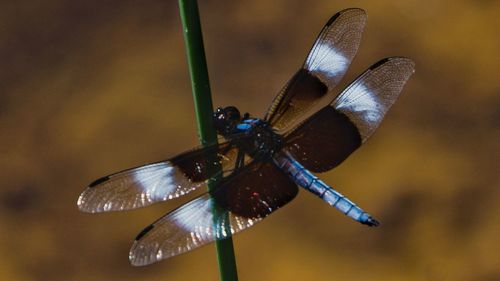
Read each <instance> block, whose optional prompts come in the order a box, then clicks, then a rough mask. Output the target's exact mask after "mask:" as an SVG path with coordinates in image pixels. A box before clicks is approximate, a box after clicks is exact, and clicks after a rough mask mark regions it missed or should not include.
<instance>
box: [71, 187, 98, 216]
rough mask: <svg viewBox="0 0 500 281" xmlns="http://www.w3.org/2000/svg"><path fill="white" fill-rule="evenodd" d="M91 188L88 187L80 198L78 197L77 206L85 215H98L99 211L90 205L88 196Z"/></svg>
mask: <svg viewBox="0 0 500 281" xmlns="http://www.w3.org/2000/svg"><path fill="white" fill-rule="evenodd" d="M90 188H91V187H88V188H87V189H85V190H84V191H83V192H82V194H80V196H78V200H77V201H76V205H77V206H78V209H79V210H80V211H81V212H85V213H96V212H97V211H96V210H95V209H94V208H93V207H92V206H91V205H90V204H88V194H89V189H90Z"/></svg>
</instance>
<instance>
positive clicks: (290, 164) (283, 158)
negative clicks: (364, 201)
mask: <svg viewBox="0 0 500 281" xmlns="http://www.w3.org/2000/svg"><path fill="white" fill-rule="evenodd" d="M274 161H275V163H276V165H278V166H279V167H280V168H281V169H282V170H283V171H284V172H285V173H287V174H288V175H289V176H290V178H291V179H292V180H293V181H294V182H295V183H296V184H297V185H299V186H301V187H303V188H305V189H307V190H308V191H310V192H312V193H313V194H315V195H317V196H318V197H319V198H321V199H323V200H324V201H326V202H327V203H328V204H330V205H331V206H333V207H335V208H336V209H337V210H339V211H341V212H342V213H344V214H345V215H346V216H348V217H351V218H352V219H354V220H356V221H359V222H360V223H362V224H366V225H369V226H378V225H379V222H378V221H377V220H375V219H374V218H372V217H371V216H370V214H368V213H366V212H365V211H363V210H362V209H361V208H359V207H358V206H356V204H354V203H353V202H351V201H350V200H349V199H347V198H346V197H345V196H344V195H342V194H340V193H339V192H337V191H336V190H334V189H333V188H331V187H330V186H328V185H327V184H325V183H324V182H323V181H321V180H320V179H319V178H318V177H316V176H314V175H313V174H312V173H311V172H309V171H308V170H307V169H305V168H304V166H302V165H301V164H300V163H299V162H298V161H297V160H295V159H294V158H293V157H292V156H291V155H290V154H288V153H287V154H281V155H280V156H278V157H276V158H274Z"/></svg>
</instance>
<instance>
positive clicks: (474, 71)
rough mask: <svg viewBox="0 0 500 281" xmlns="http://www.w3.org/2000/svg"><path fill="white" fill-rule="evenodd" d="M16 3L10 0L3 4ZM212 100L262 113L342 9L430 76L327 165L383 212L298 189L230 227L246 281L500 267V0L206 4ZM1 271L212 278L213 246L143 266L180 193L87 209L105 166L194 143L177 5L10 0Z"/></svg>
mask: <svg viewBox="0 0 500 281" xmlns="http://www.w3.org/2000/svg"><path fill="white" fill-rule="evenodd" d="M7 2H9V3H7ZM200 2H202V3H200V11H201V17H202V23H203V29H204V37H205V44H206V52H207V57H208V65H209V70H210V78H211V83H212V90H213V97H214V104H215V105H236V106H239V107H240V109H241V110H243V111H248V112H251V113H253V114H254V115H255V116H263V114H264V112H265V110H266V109H267V107H268V105H269V104H270V102H271V100H272V98H273V96H274V94H275V93H277V92H278V91H279V89H280V88H281V86H282V85H283V84H284V83H285V82H286V81H287V79H288V78H290V77H291V75H292V74H293V73H294V72H295V71H296V70H297V69H298V67H299V66H300V65H301V63H302V62H303V60H304V58H305V56H306V54H307V52H308V50H309V48H310V46H311V44H312V42H313V41H314V39H315V37H316V35H317V33H318V32H319V30H320V29H321V28H322V26H323V24H324V23H325V22H326V20H327V19H328V18H329V17H330V16H331V15H333V14H334V13H335V12H337V11H339V10H341V9H344V8H348V7H352V6H357V7H361V8H364V9H366V10H367V12H368V16H369V20H368V25H367V28H366V31H365V33H364V37H363V41H362V44H361V47H360V50H359V53H358V56H357V57H356V59H355V61H354V63H353V64H352V66H351V68H350V71H349V73H348V75H347V77H346V79H344V83H343V85H344V86H345V85H346V84H347V82H348V81H350V80H352V79H353V78H354V77H356V76H357V75H358V74H359V73H361V72H362V71H363V70H364V69H365V68H367V67H368V66H369V65H371V64H372V63H374V62H375V61H377V60H379V59H381V58H383V57H386V56H392V55H403V56H408V57H411V58H413V59H414V60H415V61H416V63H417V72H416V74H415V75H414V76H413V77H412V78H411V80H410V81H409V83H408V85H407V87H406V88H405V89H404V93H403V95H402V97H401V98H400V99H399V101H398V102H397V103H396V104H395V106H394V107H393V108H392V110H391V111H390V113H389V114H388V116H387V118H386V120H385V122H384V123H383V125H382V126H381V127H380V128H379V130H378V132H377V133H376V134H375V136H374V137H373V138H372V139H371V140H370V141H369V142H368V143H367V144H366V145H365V146H364V147H362V148H361V149H360V150H359V151H357V152H356V153H355V154H354V155H352V156H351V157H350V158H349V160H348V161H346V162H345V163H344V164H343V165H342V166H341V167H340V168H338V169H336V170H334V171H332V172H330V173H327V174H324V175H322V178H323V179H324V180H325V181H326V182H328V183H330V184H331V185H332V186H335V187H337V189H338V190H339V191H341V192H342V193H344V194H346V195H347V196H349V197H350V198H351V199H352V200H353V201H355V202H357V203H358V204H360V205H361V206H362V207H363V208H364V209H365V210H367V211H369V212H370V213H372V214H374V215H375V217H377V218H378V219H380V220H381V221H382V227H380V228H378V229H369V228H367V227H365V226H362V225H358V224H356V223H354V222H352V221H350V220H349V219H347V218H345V217H344V216H342V215H341V214H340V213H339V212H337V211H335V210H334V209H332V208H330V207H328V206H327V205H326V204H324V203H323V202H321V201H320V200H318V199H317V198H315V197H314V196H312V195H310V194H308V193H307V192H304V191H302V192H301V194H300V195H299V197H298V198H297V199H296V200H295V201H294V202H292V203H291V204H289V206H287V207H285V208H283V209H282V210H280V211H278V212H277V213H276V214H274V215H273V216H271V217H270V218H268V219H266V220H265V221H264V222H262V223H260V224H258V225H257V226H255V227H254V228H252V229H251V230H249V231H246V232H244V233H242V234H239V235H238V236H236V238H235V247H236V252H237V262H238V270H239V276H240V280H342V279H349V280H456V281H461V280H464V281H469V280H471V281H472V280H477V281H494V280H500V254H499V250H500V248H499V246H498V238H499V237H500V220H499V218H498V214H499V212H500V207H499V206H500V204H498V200H499V199H500V196H499V195H500V189H499V188H500V184H499V177H498V161H499V160H500V157H499V147H498V143H499V140H500V122H499V119H500V95H499V92H500V79H499V77H498V75H499V71H498V66H499V63H500V56H499V50H500V36H499V35H500V34H499V27H500V20H499V17H498V13H499V12H500V2H499V1H491V0H490V1H486V0H483V1H452V0H446V1H445V0H441V1H425V2H423V1H416V0H411V1H400V0H392V1H391V0H382V1H370V2H369V1H321V0H314V1H301V0H296V1H266V0H258V1H200ZM0 63H1V64H0V65H1V67H0V129H1V131H0V134H1V138H0V165H1V166H0V167H1V171H2V172H1V174H0V229H1V230H0V280H218V272H217V266H216V260H215V253H214V247H213V245H211V246H208V247H204V248H202V249H199V250H197V251H194V252H191V253H188V254H185V255H182V256H179V257H176V258H173V259H170V260H167V261H164V262H161V263H159V264H155V265H152V266H148V267H144V268H134V267H131V266H130V265H129V263H128V259H127V255H128V250H129V247H130V245H131V243H132V240H133V238H134V237H135V235H136V234H137V233H138V232H139V231H140V230H141V229H142V228H143V227H145V226H146V225H148V224H149V223H150V222H152V221H153V220H155V219H156V218H158V217H159V216H161V215H162V214H163V213H165V212H167V211H168V210H171V209H172V208H174V207H175V206H177V205H179V204H181V203H183V202H184V201H185V199H183V200H175V201H173V202H169V203H164V204H158V205H155V206H153V207H150V208H145V209H142V210H137V211H133V212H128V213H113V214H104V215H87V214H82V213H80V212H78V210H77V207H76V199H77V197H78V195H79V193H80V192H81V191H82V190H83V189H84V188H85V186H86V185H87V184H88V183H89V182H91V181H92V180H94V179H96V178H97V177H100V176H103V175H105V174H109V173H111V172H114V171H117V170H121V169H124V168H128V167H132V166H136V165H140V164H144V163H147V162H152V161H156V160H161V159H164V158H167V157H169V156H172V155H174V154H176V153H178V152H180V151H183V150H185V149H188V148H190V147H192V146H195V145H197V133H196V125H195V121H194V110H193V105H192V98H191V92H190V84H189V77H188V71H187V66H186V58H185V51H184V43H183V40H182V33H181V26H180V19H179V13H178V7H177V1H68V0H66V1H63V0H51V1H2V3H1V4H0Z"/></svg>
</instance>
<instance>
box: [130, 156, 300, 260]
mask: <svg viewBox="0 0 500 281" xmlns="http://www.w3.org/2000/svg"><path fill="white" fill-rule="evenodd" d="M269 176H273V177H269ZM252 179H253V180H252ZM297 192H298V188H297V186H296V185H295V184H294V183H293V182H292V181H291V180H290V179H289V178H288V177H287V176H286V175H285V174H284V173H282V172H281V171H280V170H279V169H278V168H277V167H276V166H275V165H274V164H272V163H270V162H269V163H256V162H252V163H251V164H249V165H248V166H246V167H244V168H243V170H241V171H240V172H237V173H234V174H233V175H231V176H230V177H229V178H228V179H225V180H224V181H223V182H222V183H221V185H220V186H219V187H218V188H216V190H215V191H214V192H211V194H209V193H205V194H204V195H201V196H200V197H198V198H195V199H194V200H192V201H190V202H188V203H186V204H184V205H182V206H181V207H179V208H178V209H176V210H174V211H172V212H170V213H168V214H167V215H165V216H163V217H162V218H160V219H159V220H157V221H156V222H154V223H153V224H151V225H150V226H148V227H146V228H145V229H144V230H143V231H142V232H141V233H140V234H139V235H138V236H137V238H136V240H135V242H134V244H133V245H132V248H131V250H130V255H129V258H130V262H131V263H132V264H133V265H137V266H141V265H147V264H151V263H154V262H157V261H160V260H162V259H166V258H169V257H172V256H175V255H179V254H182V253H185V252H187V251H190V250H193V249H195V248H198V247H200V246H203V245H206V244H208V243H211V242H213V241H215V240H220V239H224V238H226V237H228V236H230V235H232V234H235V233H237V232H240V231H242V230H244V229H246V228H249V227H251V226H253V225H254V224H255V223H257V222H258V221H260V220H262V219H263V218H265V217H266V216H267V215H269V214H271V213H272V212H274V211H275V210H277V209H278V208H280V207H281V206H283V205H285V204H286V203H288V202H289V201H290V200H292V199H293V198H294V197H295V196H296V194H297Z"/></svg>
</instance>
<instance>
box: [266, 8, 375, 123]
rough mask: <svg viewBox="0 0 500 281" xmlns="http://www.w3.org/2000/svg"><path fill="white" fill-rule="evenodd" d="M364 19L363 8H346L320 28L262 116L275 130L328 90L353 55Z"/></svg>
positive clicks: (340, 75)
mask: <svg viewBox="0 0 500 281" xmlns="http://www.w3.org/2000/svg"><path fill="white" fill-rule="evenodd" d="M365 22H366V13H365V11H363V10H361V9H357V8H352V9H346V10H343V11H341V12H339V13H337V14H335V15H334V16H333V17H331V18H330V20H329V21H328V22H327V24H326V25H325V27H324V28H323V29H322V30H321V32H320V34H319V36H318V38H317V39H316V41H315V43H314V45H313V47H312V49H311V51H310V52H309V55H308V56H307V59H306V61H305V63H304V65H303V66H302V68H301V69H300V70H299V71H298V72H297V73H296V74H295V75H294V76H293V77H292V79H291V80H290V81H289V82H288V83H287V84H286V86H285V87H284V88H283V89H282V90H281V92H280V93H279V94H278V95H277V96H276V97H275V99H274V101H273V103H272V105H271V107H270V108H269V110H268V113H267V114H266V117H265V119H266V120H267V121H269V122H270V123H271V125H273V127H275V128H276V129H278V130H281V129H284V128H286V127H287V126H288V125H289V123H290V122H292V121H293V120H295V119H296V118H297V117H298V116H299V115H301V114H303V113H304V111H306V110H307V109H308V108H310V107H311V106H312V105H314V104H315V103H317V102H318V100H319V99H320V98H321V97H323V96H325V95H332V98H331V100H332V99H333V95H334V92H332V89H333V88H334V87H335V86H336V85H337V84H338V82H339V81H340V80H341V79H342V77H343V76H344V74H345V73H346V71H347V69H348V68H349V65H350V64H351V61H352V59H353V58H354V56H355V54H356V52H357V50H358V47H359V43H360V41H361V35H362V33H363V29H364V26H365Z"/></svg>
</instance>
